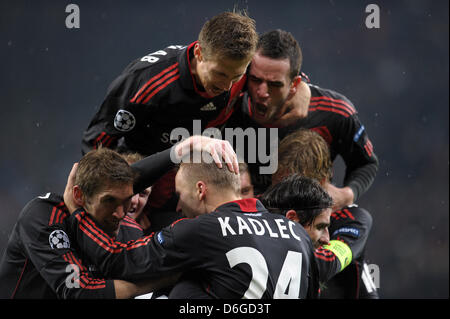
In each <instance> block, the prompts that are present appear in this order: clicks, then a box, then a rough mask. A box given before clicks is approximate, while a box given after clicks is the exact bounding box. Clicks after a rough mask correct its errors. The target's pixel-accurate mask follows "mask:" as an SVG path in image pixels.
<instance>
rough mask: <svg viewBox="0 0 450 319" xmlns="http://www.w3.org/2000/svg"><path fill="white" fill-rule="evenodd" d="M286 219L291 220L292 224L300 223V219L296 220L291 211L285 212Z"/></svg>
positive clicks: (293, 212)
mask: <svg viewBox="0 0 450 319" xmlns="http://www.w3.org/2000/svg"><path fill="white" fill-rule="evenodd" d="M286 218H287V219H289V220H292V221H293V222H296V223H298V222H300V219H298V216H297V213H296V212H295V210H293V209H291V210H288V211H287V212H286Z"/></svg>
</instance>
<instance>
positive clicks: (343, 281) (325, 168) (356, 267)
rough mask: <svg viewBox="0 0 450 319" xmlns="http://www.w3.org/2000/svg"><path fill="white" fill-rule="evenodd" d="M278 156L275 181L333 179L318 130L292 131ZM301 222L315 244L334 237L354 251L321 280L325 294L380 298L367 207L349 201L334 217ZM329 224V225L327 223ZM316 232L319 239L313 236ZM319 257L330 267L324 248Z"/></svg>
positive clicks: (325, 242) (322, 181) (266, 195)
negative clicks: (371, 266) (369, 254)
mask: <svg viewBox="0 0 450 319" xmlns="http://www.w3.org/2000/svg"><path fill="white" fill-rule="evenodd" d="M278 156H279V161H278V170H277V172H276V173H275V174H273V175H272V184H273V185H276V184H277V183H279V182H280V181H282V180H283V178H285V177H287V176H290V175H293V174H300V175H302V176H306V177H308V178H312V179H315V180H317V181H319V182H320V183H321V184H322V186H323V187H324V188H326V184H327V183H329V182H330V179H331V168H332V164H331V160H330V152H329V148H328V144H327V143H326V142H325V140H324V139H323V138H322V137H321V136H320V135H319V134H318V133H316V132H314V131H312V130H308V129H300V130H297V131H295V132H293V133H291V134H289V135H288V136H286V137H285V138H284V139H283V140H282V141H281V143H280V147H279V153H278ZM272 197H274V196H273V195H272V193H271V192H270V191H269V192H266V193H265V194H264V195H263V198H265V199H266V200H267V201H271V200H272V199H271V198H272ZM263 201H264V200H263ZM271 205H276V203H273V204H271ZM288 217H289V216H288ZM290 217H291V219H293V217H296V216H295V214H293V213H292V212H291V216H290ZM327 219H328V221H327ZM293 220H295V219H293ZM299 222H300V223H301V224H302V225H303V226H304V227H305V229H306V230H307V231H308V233H309V234H310V236H311V237H312V238H313V241H314V242H315V244H316V247H317V246H320V245H324V244H327V241H328V240H330V237H331V239H332V240H341V241H343V242H345V243H346V244H347V245H348V246H349V247H350V248H351V250H352V252H353V253H352V255H353V260H352V262H351V264H349V265H348V267H347V268H346V269H345V270H343V271H342V272H341V273H339V274H338V275H336V276H335V277H333V278H332V279H331V280H329V281H328V280H323V281H322V283H323V285H322V289H321V292H322V294H321V297H322V298H347V299H348V298H351V299H354V298H378V291H377V288H376V287H375V285H374V283H373V281H372V280H371V278H370V275H369V274H368V270H367V269H368V268H367V264H366V262H365V246H366V242H367V238H368V236H369V232H370V229H371V224H372V217H371V216H370V214H369V213H368V212H367V211H366V210H364V209H363V208H360V207H358V206H357V205H350V206H347V207H344V208H343V209H341V210H338V211H335V212H333V213H332V214H331V218H330V215H328V217H325V218H324V216H322V217H321V218H316V219H315V221H314V222H313V223H312V224H311V225H305V223H304V222H302V220H301V218H300V220H299ZM327 224H328V228H329V229H327V228H326V227H325V226H326V225H327ZM314 234H315V235H314ZM330 234H331V235H330ZM314 236H316V237H315V238H317V239H318V241H316V240H314ZM316 257H317V258H319V261H320V262H321V263H322V264H323V267H322V268H327V262H329V261H330V260H332V258H330V256H327V255H326V254H324V253H323V252H317V253H316ZM328 268H330V267H329V265H328ZM331 268H332V267H331Z"/></svg>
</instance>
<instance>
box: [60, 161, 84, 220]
mask: <svg viewBox="0 0 450 319" xmlns="http://www.w3.org/2000/svg"><path fill="white" fill-rule="evenodd" d="M77 168H78V163H75V164H73V166H72V170H71V171H70V174H69V177H68V178H67V184H66V188H65V189H64V204H66V207H67V209H68V210H69V212H70V213H71V214H72V213H73V212H74V211H76V210H77V209H78V208H80V207H79V206H77V204H76V203H75V200H74V198H73V186H74V185H75V173H76V172H77Z"/></svg>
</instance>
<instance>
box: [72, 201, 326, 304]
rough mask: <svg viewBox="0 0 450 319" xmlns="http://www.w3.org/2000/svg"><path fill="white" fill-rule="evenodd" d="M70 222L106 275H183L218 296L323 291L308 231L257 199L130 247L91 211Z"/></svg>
mask: <svg viewBox="0 0 450 319" xmlns="http://www.w3.org/2000/svg"><path fill="white" fill-rule="evenodd" d="M70 220H71V221H70V224H71V226H70V228H71V231H72V232H73V235H74V237H75V238H77V241H78V243H79V244H80V245H81V249H82V250H83V251H85V252H86V253H88V254H89V256H90V257H91V259H92V260H93V261H94V263H95V264H96V265H97V266H98V267H99V269H100V271H101V272H102V273H104V274H105V275H107V276H112V277H115V278H122V279H127V280H140V279H145V278H157V277H160V276H165V275H170V274H174V273H179V272H184V274H193V275H194V276H195V277H196V278H198V279H199V281H200V282H199V283H197V285H199V286H201V287H202V289H203V293H204V294H206V295H208V296H210V297H212V298H286V297H291V298H306V297H311V296H313V294H312V293H311V291H312V290H313V291H316V290H317V289H316V288H317V287H318V285H317V283H316V282H314V280H316V279H317V268H316V264H315V262H314V249H313V247H312V244H311V240H310V238H309V236H308V235H307V233H306V231H305V230H304V228H303V227H302V226H301V225H299V224H298V223H294V222H292V221H290V220H288V219H287V218H285V217H284V216H280V215H276V214H272V213H270V212H268V211H267V210H266V209H265V208H264V206H263V205H262V204H261V203H260V202H259V201H258V200H257V199H255V198H253V199H244V200H237V201H233V202H229V203H225V204H223V205H221V206H219V207H218V208H216V210H215V211H214V212H212V213H209V214H205V215H201V216H198V217H196V218H193V219H187V218H185V219H181V220H178V221H176V222H174V223H173V224H172V225H170V226H168V227H166V228H164V229H162V230H161V231H159V232H157V233H153V234H151V235H149V236H146V237H142V238H140V239H138V240H135V241H131V242H127V243H122V242H117V241H115V240H113V239H112V238H110V237H109V236H108V235H107V234H106V233H104V232H103V231H102V230H101V229H100V228H99V227H98V225H97V224H95V222H94V221H93V220H92V218H91V217H90V216H89V214H88V213H86V212H85V211H82V210H79V211H77V212H75V213H74V214H73V215H72V216H71V217H70ZM313 287H314V288H313ZM308 290H309V291H308ZM178 298H183V295H180V294H178Z"/></svg>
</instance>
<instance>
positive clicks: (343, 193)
mask: <svg viewBox="0 0 450 319" xmlns="http://www.w3.org/2000/svg"><path fill="white" fill-rule="evenodd" d="M324 189H325V190H326V191H327V193H328V194H329V195H330V196H331V198H333V207H332V208H333V212H335V211H337V210H341V209H342V208H344V207H346V206H349V205H351V204H353V200H354V194H353V191H352V189H351V188H350V187H342V188H340V187H336V186H334V185H333V184H331V183H326V184H325V185H324Z"/></svg>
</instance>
